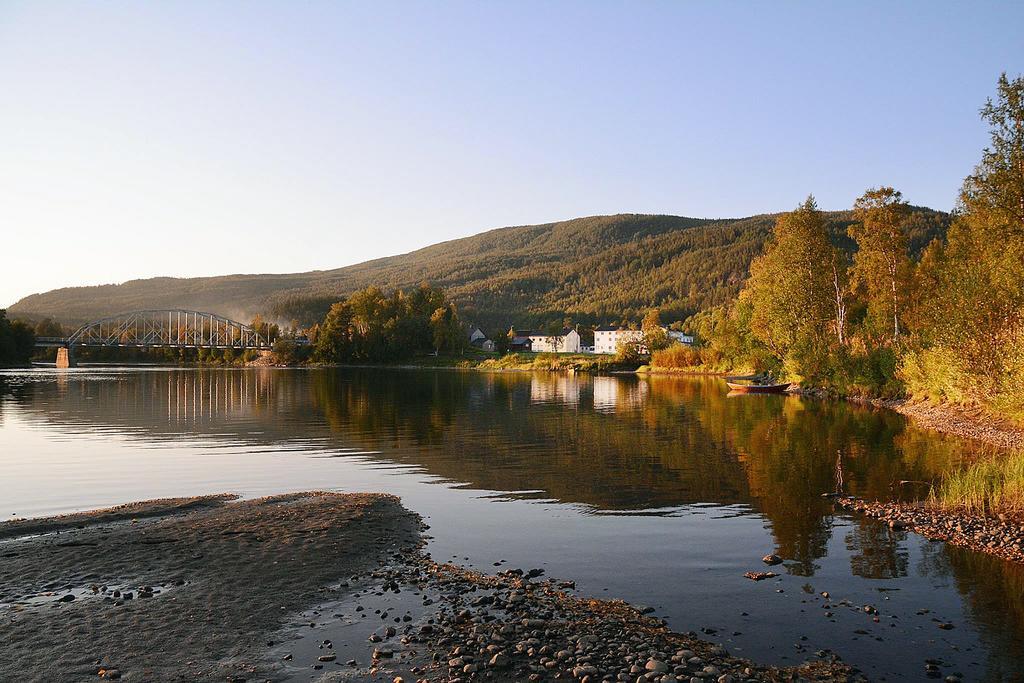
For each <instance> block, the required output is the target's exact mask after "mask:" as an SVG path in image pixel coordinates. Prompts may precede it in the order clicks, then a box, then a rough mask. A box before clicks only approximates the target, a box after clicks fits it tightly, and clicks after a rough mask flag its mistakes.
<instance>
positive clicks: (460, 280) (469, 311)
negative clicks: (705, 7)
mask: <svg viewBox="0 0 1024 683" xmlns="http://www.w3.org/2000/svg"><path fill="white" fill-rule="evenodd" d="M828 216H829V219H830V221H831V225H832V229H833V234H834V236H835V239H836V241H837V242H838V243H841V244H844V245H845V246H847V247H850V244H849V240H848V239H847V238H846V227H847V226H848V225H849V224H850V221H851V217H852V215H851V213H850V212H833V213H830V214H828ZM774 222H775V215H769V214H765V215H760V216H752V217H749V218H741V219H728V220H725V219H722V220H712V219H698V218H685V217H681V216H651V215H636V214H620V215H615V216H592V217H589V218H577V219H574V220H569V221H563V222H559V223H548V224H545V225H529V226H521V227H511V228H499V229H496V230H490V231H488V232H484V233H480V234H478V235H474V236H472V237H466V238H463V239H457V240H452V241H449V242H442V243H439V244H435V245H432V246H429V247H426V248H424V249H419V250H417V251H413V252H410V253H408V254H402V255H399V256H389V257H386V258H380V259H376V260H373V261H367V262H365V263H359V264H356V265H352V266H347V267H344V268H338V269H336V270H328V271H313V272H309V273H295V274H288V275H225V276H219V277H202V278H187V279H177V278H166V277H160V278H151V279H147V280H132V281H130V282H125V283H123V284H119V285H101V286H93V287H70V288H65V289H58V290H53V291H50V292H46V293H43V294H34V295H31V296H28V297H25V298H24V299H22V300H21V301H19V302H18V303H16V304H15V305H14V306H12V307H11V308H10V313H11V314H12V316H15V317H29V318H43V317H51V318H54V319H56V320H58V321H61V322H63V323H65V324H74V323H81V322H85V321H88V320H92V319H95V318H97V317H101V316H103V315H110V314H114V313H118V312H121V311H129V310H136V309H146V308H179V307H180V308H190V309H196V310H201V311H209V312H213V313H219V314H222V315H227V316H230V317H233V318H236V319H240V320H249V319H250V318H251V317H252V316H253V315H255V314H256V313H260V314H262V315H263V316H264V317H270V318H275V319H279V320H282V321H285V322H287V321H290V320H292V319H297V320H299V321H300V322H302V323H303V324H308V323H311V322H313V321H315V320H319V319H320V318H321V317H322V315H323V313H324V312H325V311H326V309H327V307H328V306H329V304H330V302H332V301H335V300H337V299H338V298H339V297H341V296H343V295H345V294H347V293H349V292H351V291H354V290H356V289H358V288H361V287H365V286H367V285H376V286H378V287H381V288H384V289H392V288H395V287H413V286H416V285H418V284H420V283H421V282H429V283H431V284H434V285H438V286H441V287H443V288H445V290H447V293H448V294H449V296H450V297H451V298H453V299H454V300H455V301H456V302H457V303H458V304H459V306H460V309H461V310H462V311H463V318H464V319H468V320H472V321H475V322H476V323H477V324H480V325H484V326H486V327H495V326H504V325H508V324H510V323H515V324H517V325H522V326H526V325H539V324H542V323H553V322H555V321H560V320H561V319H562V318H571V319H572V320H573V321H575V322H579V323H585V324H588V323H597V322H616V321H621V320H635V319H639V318H640V317H641V316H642V315H643V312H644V311H645V310H646V309H648V308H650V307H652V306H657V307H659V308H660V309H661V310H662V312H663V316H662V319H663V320H673V319H677V318H683V317H685V316H687V315H689V314H691V313H693V312H695V311H697V310H700V309H704V308H708V307H711V306H715V305H718V304H721V303H724V302H726V301H728V300H730V299H731V298H733V297H735V296H736V294H737V292H738V291H739V288H740V285H741V283H742V282H743V280H744V279H745V278H746V276H747V269H748V267H749V265H750V261H751V259H752V258H753V257H754V256H755V255H757V254H758V253H760V251H761V248H762V246H763V244H764V240H765V238H766V237H767V236H768V235H769V234H770V232H771V229H772V226H773V225H774ZM948 222H949V216H948V214H945V213H941V212H937V211H933V210H931V209H925V208H915V209H914V212H913V220H912V222H911V225H910V226H909V236H910V241H911V248H912V250H913V251H914V252H915V254H916V253H919V252H920V250H921V249H923V247H924V246H925V245H926V244H927V243H928V242H929V241H930V240H931V239H932V238H933V237H935V236H937V235H943V234H944V233H945V230H946V227H947V225H948Z"/></svg>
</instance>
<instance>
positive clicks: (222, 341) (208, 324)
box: [40, 309, 271, 349]
mask: <svg viewBox="0 0 1024 683" xmlns="http://www.w3.org/2000/svg"><path fill="white" fill-rule="evenodd" d="M40 341H42V340H40ZM44 343H45V342H44ZM60 345H61V346H66V347H69V348H70V347H74V346H122V347H139V348H165V347H176V348H207V349H269V348H270V347H271V345H270V343H269V342H268V341H267V339H266V338H265V337H264V336H263V335H261V334H260V333H259V332H257V331H256V330H254V329H253V328H252V327H250V326H249V325H245V324H243V323H240V322H237V321H234V320H231V319H229V318H225V317H223V316H219V315H215V314H213V313H203V312H201V311H188V310H184V309H170V310H150V311H133V312H131V313H121V314H119V315H114V316H110V317H109V318H102V319H100V320H94V321H93V322H91V323H88V324H87V325H83V326H82V327H80V328H78V330H76V331H75V333H74V334H72V335H71V336H70V337H68V338H67V339H65V340H61V341H60Z"/></svg>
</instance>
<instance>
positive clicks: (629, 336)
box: [594, 325, 693, 353]
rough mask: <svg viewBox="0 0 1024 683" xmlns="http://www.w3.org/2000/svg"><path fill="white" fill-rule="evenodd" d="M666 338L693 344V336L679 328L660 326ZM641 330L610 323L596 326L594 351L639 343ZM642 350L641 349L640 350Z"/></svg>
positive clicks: (614, 350) (641, 335) (608, 351)
mask: <svg viewBox="0 0 1024 683" xmlns="http://www.w3.org/2000/svg"><path fill="white" fill-rule="evenodd" d="M662 329H663V330H665V334H667V335H668V338H669V339H670V340H672V341H674V342H678V343H680V344H688V345H691V346H692V345H693V336H692V335H689V334H684V333H682V332H680V331H679V330H670V329H668V328H667V327H662ZM643 338H644V333H643V331H642V330H629V329H626V328H624V327H612V326H610V325H608V326H603V327H598V328H597V329H596V330H594V353H618V351H619V345H620V344H626V343H630V342H636V343H640V342H642V341H643ZM643 351H644V350H643V349H641V352H643Z"/></svg>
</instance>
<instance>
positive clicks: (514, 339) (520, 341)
mask: <svg viewBox="0 0 1024 683" xmlns="http://www.w3.org/2000/svg"><path fill="white" fill-rule="evenodd" d="M531 334H533V333H532V332H531V331H530V330H519V331H516V328H514V327H513V328H511V329H509V331H508V350H509V351H532V350H533V342H532V341H531V338H530V335H531Z"/></svg>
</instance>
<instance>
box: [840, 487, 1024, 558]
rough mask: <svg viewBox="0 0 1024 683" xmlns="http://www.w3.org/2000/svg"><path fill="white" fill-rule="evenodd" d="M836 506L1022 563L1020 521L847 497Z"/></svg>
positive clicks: (1022, 529)
mask: <svg viewBox="0 0 1024 683" xmlns="http://www.w3.org/2000/svg"><path fill="white" fill-rule="evenodd" d="M836 504H837V505H839V506H841V507H843V508H846V509H848V510H853V511H855V512H859V513H861V514H864V515H867V516H868V517H872V518H874V519H879V520H882V521H883V522H885V523H887V524H888V525H889V526H890V527H893V528H900V529H907V530H909V531H913V532H915V533H918V534H921V535H922V536H924V537H925V538H930V539H934V540H940V541H946V542H947V543H952V544H953V545H958V546H961V547H964V548H969V549H971V550H976V551H979V552H983V553H988V554H990V555H996V556H998V557H1002V558H1003V559H1007V560H1012V561H1014V562H1024V523H1022V522H1021V520H1016V519H1009V518H1006V517H1005V516H1001V517H1000V518H992V517H982V516H979V515H971V514H967V513H963V512H957V511H953V512H950V511H946V510H941V509H938V508H931V507H929V506H926V505H922V504H917V503H879V502H872V501H866V500H861V499H859V498H853V497H850V496H843V497H839V498H836Z"/></svg>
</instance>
